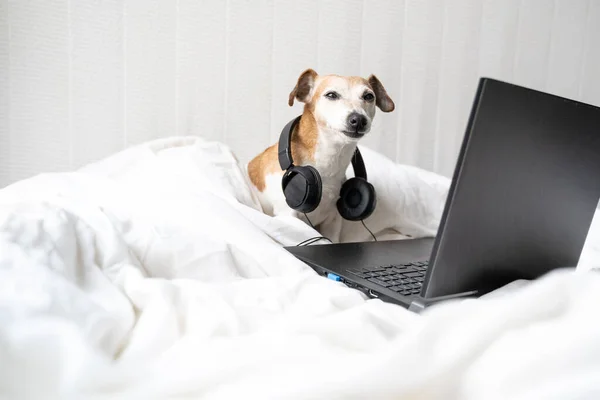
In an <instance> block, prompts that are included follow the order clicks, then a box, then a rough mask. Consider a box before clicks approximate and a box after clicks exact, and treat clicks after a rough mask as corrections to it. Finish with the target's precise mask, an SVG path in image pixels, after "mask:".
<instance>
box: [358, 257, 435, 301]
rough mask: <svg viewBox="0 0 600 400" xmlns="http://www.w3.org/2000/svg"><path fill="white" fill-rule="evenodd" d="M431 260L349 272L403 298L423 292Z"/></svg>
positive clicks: (364, 268)
mask: <svg viewBox="0 0 600 400" xmlns="http://www.w3.org/2000/svg"><path fill="white" fill-rule="evenodd" d="M428 265H429V260H427V261H419V262H410V263H406V264H398V265H382V266H379V267H363V268H360V269H349V270H348V272H349V273H351V274H353V275H356V276H358V277H360V278H363V279H366V280H368V281H369V282H372V283H374V284H376V285H379V286H383V287H384V288H387V289H389V290H393V291H394V292H396V293H398V294H401V295H403V296H410V295H415V294H418V293H420V292H421V287H422V286H423V280H424V279H425V271H427V266H428Z"/></svg>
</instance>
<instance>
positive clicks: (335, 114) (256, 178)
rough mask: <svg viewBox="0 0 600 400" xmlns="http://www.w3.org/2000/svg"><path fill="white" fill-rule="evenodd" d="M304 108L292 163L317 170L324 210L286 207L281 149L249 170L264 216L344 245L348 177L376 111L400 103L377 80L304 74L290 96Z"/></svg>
mask: <svg viewBox="0 0 600 400" xmlns="http://www.w3.org/2000/svg"><path fill="white" fill-rule="evenodd" d="M295 100H297V101H299V102H302V103H304V110H303V112H302V114H301V116H300V119H299V122H298V123H297V125H296V126H295V127H294V130H293V131H292V132H291V133H290V134H291V140H290V142H291V143H290V144H291V157H292V159H293V162H294V165H295V166H311V167H313V168H314V169H316V170H317V171H318V174H319V175H320V181H321V182H320V183H321V190H320V201H318V206H317V207H316V208H315V209H314V210H312V211H310V212H308V213H302V212H300V211H298V210H295V209H293V208H292V207H290V206H289V204H288V203H287V202H286V196H285V195H284V191H283V189H282V178H283V177H284V174H285V173H286V171H285V170H284V169H283V168H282V167H281V164H280V161H279V151H278V144H277V143H276V144H273V145H272V146H270V147H268V148H266V149H265V150H264V151H263V152H262V153H260V154H258V155H257V156H256V157H254V158H253V159H252V160H251V161H250V162H249V163H248V165H247V171H248V176H249V178H250V181H251V182H252V184H253V185H254V187H255V189H256V192H257V193H258V198H259V201H260V203H261V206H262V208H263V212H265V213H266V214H267V215H271V216H280V215H287V216H293V217H296V218H300V219H302V220H304V221H305V222H307V223H309V224H310V225H312V226H313V227H314V228H315V229H316V230H317V231H319V233H321V235H323V236H325V237H327V238H329V239H330V240H331V241H332V242H336V241H338V239H339V235H340V230H341V226H342V217H341V215H340V212H339V211H338V207H337V206H336V204H337V202H338V199H339V197H340V190H341V189H342V185H343V184H344V182H346V180H347V178H346V171H347V169H348V167H349V165H350V163H351V161H352V158H353V157H354V156H355V151H356V149H357V144H358V142H359V141H360V139H362V138H363V137H365V135H367V134H369V132H370V131H371V125H372V123H373V119H374V117H375V112H376V108H379V109H380V110H381V111H382V112H386V113H389V112H392V111H393V110H394V109H395V104H394V101H393V100H392V99H391V98H390V96H389V95H388V93H387V91H386V89H385V88H384V86H383V84H382V83H381V82H380V81H379V79H378V78H377V77H376V76H375V75H370V76H369V77H368V78H367V79H365V78H362V77H358V76H340V75H323V76H321V75H318V74H317V72H315V71H314V70H313V69H307V70H305V71H304V72H302V73H301V74H300V76H299V77H298V80H297V82H296V86H295V87H294V88H293V90H292V91H291V93H290V95H289V99H288V104H289V106H290V107H291V106H293V105H294V101H295Z"/></svg>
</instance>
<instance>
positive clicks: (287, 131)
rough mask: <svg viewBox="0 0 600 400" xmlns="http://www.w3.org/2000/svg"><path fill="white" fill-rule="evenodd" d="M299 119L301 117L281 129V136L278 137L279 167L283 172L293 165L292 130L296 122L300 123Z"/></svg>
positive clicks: (300, 116)
mask: <svg viewBox="0 0 600 400" xmlns="http://www.w3.org/2000/svg"><path fill="white" fill-rule="evenodd" d="M300 118H302V115H299V116H298V117H296V118H294V119H293V120H291V121H290V122H288V123H287V124H286V125H285V126H284V127H283V129H282V131H281V135H279V148H278V158H279V166H280V167H281V169H282V170H284V171H285V170H286V169H289V168H290V167H291V166H292V165H294V160H293V159H292V132H293V131H294V128H295V127H296V125H297V124H298V122H300Z"/></svg>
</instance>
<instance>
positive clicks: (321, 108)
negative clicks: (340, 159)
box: [289, 69, 395, 140]
mask: <svg viewBox="0 0 600 400" xmlns="http://www.w3.org/2000/svg"><path fill="white" fill-rule="evenodd" d="M294 99H297V100H299V101H302V102H304V103H306V106H307V107H308V109H309V110H310V111H311V112H312V113H313V115H314V117H315V120H316V121H317V124H318V125H319V127H320V128H321V129H323V130H325V131H333V132H336V133H341V134H343V135H344V136H345V137H346V138H348V139H350V140H358V139H360V138H361V137H363V136H364V135H366V134H367V133H369V131H370V130H371V123H372V121H373V118H374V117H375V109H376V107H379V108H380V109H381V110H382V111H383V112H391V111H393V110H394V108H395V105H394V102H393V101H392V99H391V98H390V97H389V96H388V94H387V92H386V91H385V89H384V87H383V85H382V84H381V82H379V80H378V79H377V77H375V76H374V75H371V76H370V77H369V79H364V78H361V77H357V76H338V75H325V76H319V75H318V74H317V73H316V72H315V71H313V70H312V69H308V70H306V71H304V72H303V73H302V74H301V75H300V77H299V78H298V82H297V84H296V87H295V88H294V90H292V92H291V93H290V98H289V105H290V106H292V105H293V104H294Z"/></svg>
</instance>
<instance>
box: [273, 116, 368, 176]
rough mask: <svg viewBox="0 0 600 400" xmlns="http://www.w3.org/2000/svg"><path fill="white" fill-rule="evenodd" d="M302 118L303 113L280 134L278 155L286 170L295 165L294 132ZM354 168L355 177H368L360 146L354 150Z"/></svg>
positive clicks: (281, 164)
mask: <svg viewBox="0 0 600 400" xmlns="http://www.w3.org/2000/svg"><path fill="white" fill-rule="evenodd" d="M300 118H302V115H299V116H297V117H296V118H294V119H293V120H291V121H290V122H288V123H287V124H286V125H285V126H284V127H283V129H282V130H281V135H279V146H278V151H277V155H278V158H279V166H280V167H281V169H282V170H284V171H285V170H287V169H289V168H290V167H292V166H293V165H294V160H293V159H292V132H293V131H294V128H295V127H296V125H297V124H298V123H299V122H300ZM352 169H353V170H354V176H355V177H357V178H363V179H364V180H366V179H367V169H366V168H365V163H364V161H363V158H362V154H360V150H358V147H357V148H356V150H354V155H353V156H352Z"/></svg>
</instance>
